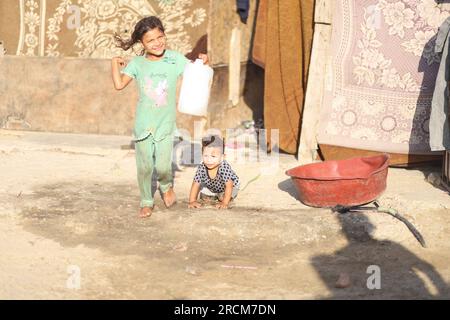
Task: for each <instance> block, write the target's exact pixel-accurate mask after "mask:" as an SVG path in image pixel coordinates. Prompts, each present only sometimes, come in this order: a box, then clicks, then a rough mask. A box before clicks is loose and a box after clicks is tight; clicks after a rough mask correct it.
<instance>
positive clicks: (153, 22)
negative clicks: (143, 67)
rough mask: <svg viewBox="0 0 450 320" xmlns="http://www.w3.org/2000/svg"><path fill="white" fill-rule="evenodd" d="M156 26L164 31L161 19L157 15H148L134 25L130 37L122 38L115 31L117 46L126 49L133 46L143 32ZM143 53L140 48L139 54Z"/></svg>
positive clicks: (139, 39)
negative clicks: (127, 38)
mask: <svg viewBox="0 0 450 320" xmlns="http://www.w3.org/2000/svg"><path fill="white" fill-rule="evenodd" d="M156 28H158V29H159V30H160V31H161V32H162V33H164V26H163V23H162V22H161V20H160V19H159V18H158V17H155V16H150V17H145V18H143V19H141V20H140V21H139V22H138V23H136V26H135V27H134V31H133V33H132V34H131V39H129V40H123V39H122V37H121V36H119V35H118V34H117V33H116V34H115V35H114V38H115V40H116V41H117V46H118V47H119V48H122V49H123V50H125V51H127V50H128V49H130V48H131V47H133V46H134V45H135V44H136V43H138V42H139V41H141V40H142V37H143V36H144V34H145V33H146V32H147V31H149V30H153V29H156ZM144 53H145V50H142V52H141V55H143V54H144Z"/></svg>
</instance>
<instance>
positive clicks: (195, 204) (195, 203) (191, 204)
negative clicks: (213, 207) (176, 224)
mask: <svg viewBox="0 0 450 320" xmlns="http://www.w3.org/2000/svg"><path fill="white" fill-rule="evenodd" d="M201 207H202V204H201V203H200V202H198V201H193V202H189V204H188V208H189V209H198V208H201Z"/></svg>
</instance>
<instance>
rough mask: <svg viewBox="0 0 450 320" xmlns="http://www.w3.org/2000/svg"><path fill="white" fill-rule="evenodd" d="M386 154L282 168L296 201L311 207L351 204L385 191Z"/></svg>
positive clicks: (359, 202)
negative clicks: (292, 187)
mask: <svg viewBox="0 0 450 320" xmlns="http://www.w3.org/2000/svg"><path fill="white" fill-rule="evenodd" d="M388 166H389V155H387V154H381V155H377V156H371V157H359V158H351V159H346V160H338V161H324V162H320V163H313V164H307V165H303V166H298V167H295V168H292V169H289V170H287V171H286V174H287V175H288V176H290V177H291V179H292V181H293V183H294V185H295V187H296V189H297V193H298V196H299V200H300V201H301V202H303V203H304V204H306V205H308V206H312V207H321V208H332V207H335V206H337V205H341V206H345V207H352V206H359V205H363V204H366V203H369V202H372V201H374V200H376V199H377V198H378V197H379V196H380V195H381V194H382V193H383V192H384V190H386V178H387V173H388Z"/></svg>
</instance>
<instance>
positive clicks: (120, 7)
mask: <svg viewBox="0 0 450 320" xmlns="http://www.w3.org/2000/svg"><path fill="white" fill-rule="evenodd" d="M208 5H209V1H208V0H17V1H2V4H0V9H1V11H3V12H2V13H0V35H1V37H2V39H1V40H3V41H4V42H5V43H6V45H7V48H8V54H17V55H28V56H52V57H62V56H64V57H80V58H110V57H112V56H114V55H123V52H122V50H121V49H118V48H116V47H115V42H114V33H115V32H117V33H119V34H121V35H122V36H124V37H125V38H129V37H130V35H131V33H132V31H133V29H134V25H135V24H136V22H137V21H138V20H140V19H141V18H142V17H144V16H148V15H157V16H159V17H160V18H161V20H162V21H163V23H164V25H165V27H166V33H167V36H168V45H169V48H170V49H173V50H176V51H179V52H183V53H187V52H189V51H190V50H191V49H192V48H193V47H194V45H195V43H196V42H197V40H198V39H200V38H201V36H203V35H204V34H206V28H207V8H208ZM138 51H140V50H139V48H136V52H138Z"/></svg>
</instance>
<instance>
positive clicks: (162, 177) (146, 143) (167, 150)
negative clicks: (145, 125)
mask: <svg viewBox="0 0 450 320" xmlns="http://www.w3.org/2000/svg"><path fill="white" fill-rule="evenodd" d="M135 150H136V169H137V179H138V184H139V191H140V193H141V208H143V207H153V203H154V201H153V195H152V175H153V169H156V173H157V175H158V182H159V187H160V189H161V192H163V193H165V192H167V191H168V190H169V189H170V188H171V187H172V186H173V176H172V152H173V135H168V136H166V137H165V138H164V139H162V140H159V141H155V139H154V138H153V136H152V135H149V136H148V137H147V138H145V139H144V140H140V141H136V143H135Z"/></svg>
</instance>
